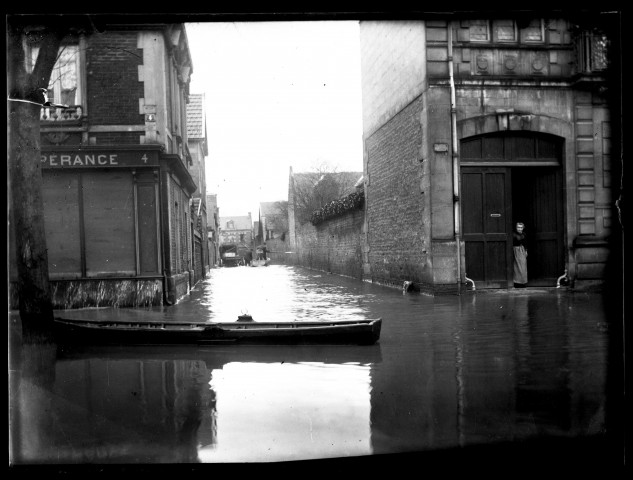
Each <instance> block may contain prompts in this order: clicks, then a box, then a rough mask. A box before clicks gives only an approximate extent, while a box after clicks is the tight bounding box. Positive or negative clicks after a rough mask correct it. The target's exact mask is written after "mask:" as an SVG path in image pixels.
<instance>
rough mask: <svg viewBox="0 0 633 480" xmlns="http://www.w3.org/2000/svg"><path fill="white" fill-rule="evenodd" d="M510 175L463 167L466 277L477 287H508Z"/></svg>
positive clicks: (497, 169)
mask: <svg viewBox="0 0 633 480" xmlns="http://www.w3.org/2000/svg"><path fill="white" fill-rule="evenodd" d="M509 195H510V173H509V170H508V169H507V168H503V167H463V168H462V199H463V202H462V228H463V239H464V243H465V249H466V251H465V257H466V260H465V261H466V275H467V276H468V277H469V278H471V279H472V280H474V281H475V283H476V285H477V287H478V288H506V287H508V279H509V278H510V276H509V272H510V269H511V268H512V264H511V262H510V253H511V250H510V249H509V247H508V245H510V246H511V243H510V244H509V242H508V238H509V237H508V235H509V232H511V230H509V228H510V221H511V219H510V218H509V216H508V212H510V211H511V209H510V207H509V206H510V196H509Z"/></svg>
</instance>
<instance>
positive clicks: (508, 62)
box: [503, 57, 517, 70]
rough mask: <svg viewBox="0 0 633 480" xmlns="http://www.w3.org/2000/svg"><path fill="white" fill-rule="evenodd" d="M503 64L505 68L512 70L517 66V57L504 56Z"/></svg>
mask: <svg viewBox="0 0 633 480" xmlns="http://www.w3.org/2000/svg"><path fill="white" fill-rule="evenodd" d="M503 65H504V66H505V67H506V69H508V70H514V69H515V68H516V66H517V59H516V57H506V58H505V60H504V62H503Z"/></svg>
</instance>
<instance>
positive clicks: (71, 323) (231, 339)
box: [55, 317, 382, 345]
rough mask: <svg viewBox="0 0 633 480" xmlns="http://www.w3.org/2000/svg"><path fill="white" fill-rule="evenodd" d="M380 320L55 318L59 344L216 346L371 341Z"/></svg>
mask: <svg viewBox="0 0 633 480" xmlns="http://www.w3.org/2000/svg"><path fill="white" fill-rule="evenodd" d="M381 324H382V319H380V318H379V319H373V320H342V321H332V322H326V321H317V322H254V321H237V322H226V323H192V322H161V321H147V322H145V321H143V322H138V321H125V320H123V321H121V320H113V321H105V320H83V319H72V318H62V317H56V318H55V335H56V339H57V341H58V343H69V344H114V345H167V344H172V345H173V344H197V345H213V344H227V343H265V344H350V345H372V344H374V343H376V342H377V341H378V339H379V338H380V328H381Z"/></svg>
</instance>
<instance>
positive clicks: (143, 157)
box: [141, 153, 147, 163]
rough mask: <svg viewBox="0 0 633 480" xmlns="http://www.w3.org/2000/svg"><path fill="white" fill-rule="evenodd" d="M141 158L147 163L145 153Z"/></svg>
mask: <svg viewBox="0 0 633 480" xmlns="http://www.w3.org/2000/svg"><path fill="white" fill-rule="evenodd" d="M141 160H143V163H147V153H144V154H143V156H142V157H141Z"/></svg>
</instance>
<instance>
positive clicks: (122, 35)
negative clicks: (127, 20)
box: [86, 32, 144, 125]
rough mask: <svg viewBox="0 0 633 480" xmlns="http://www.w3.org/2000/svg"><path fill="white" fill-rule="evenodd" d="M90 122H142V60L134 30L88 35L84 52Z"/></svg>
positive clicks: (109, 123)
mask: <svg viewBox="0 0 633 480" xmlns="http://www.w3.org/2000/svg"><path fill="white" fill-rule="evenodd" d="M86 59H87V69H86V70H87V77H88V84H87V92H88V107H89V112H90V122H91V123H92V124H96V125H142V124H143V123H144V118H143V115H141V114H140V113H139V98H142V97H143V95H144V94H143V84H142V82H139V79H138V78H139V77H138V66H139V65H141V64H142V63H143V53H142V50H140V49H138V48H137V33H136V32H105V33H101V34H98V35H93V36H91V37H90V44H89V47H88V51H87V52H86Z"/></svg>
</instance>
